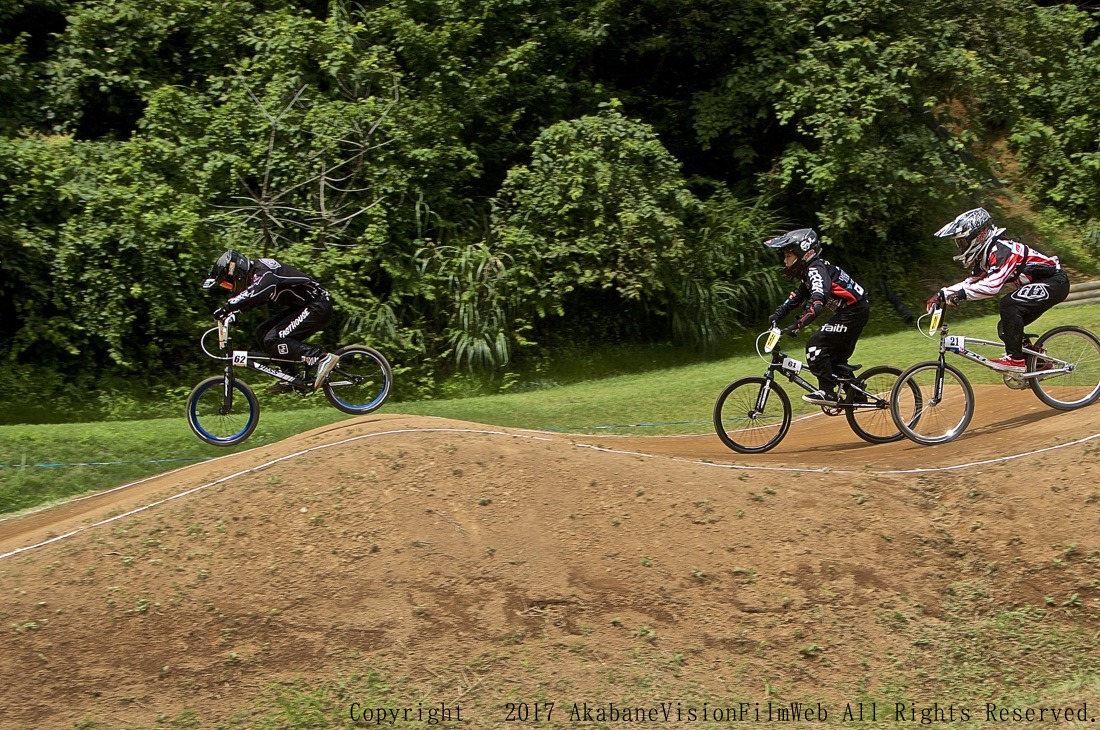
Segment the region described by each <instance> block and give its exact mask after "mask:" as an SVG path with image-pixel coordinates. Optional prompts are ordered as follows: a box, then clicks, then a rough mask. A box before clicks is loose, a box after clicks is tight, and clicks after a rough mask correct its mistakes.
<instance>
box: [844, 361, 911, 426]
mask: <svg viewBox="0 0 1100 730" xmlns="http://www.w3.org/2000/svg"><path fill="white" fill-rule="evenodd" d="M899 375H901V369H900V368H895V367H890V366H888V365H880V366H878V367H873V368H871V369H869V370H867V371H866V372H865V373H863V374H862V375H861V376H860V377H858V378H856V379H855V381H854V383H853V384H854V385H855V386H856V388H849V389H848V398H847V400H846V402H844V403H841V404H840V405H841V407H842V408H844V417H845V418H847V419H848V425H849V426H851V427H852V430H853V431H854V432H855V434H856V436H859V437H860V438H861V439H863V440H864V441H866V442H868V443H871V444H887V443H890V442H891V441H900V440H901V439H903V438H905V434H903V433H902V432H901V430H900V429H898V427H897V426H896V425H894V418H893V416H891V415H890V393H891V392H892V391H893V389H894V383H896V382H897V381H898V376H899ZM913 387H914V388H915V387H916V386H913ZM860 391H864V392H860Z"/></svg>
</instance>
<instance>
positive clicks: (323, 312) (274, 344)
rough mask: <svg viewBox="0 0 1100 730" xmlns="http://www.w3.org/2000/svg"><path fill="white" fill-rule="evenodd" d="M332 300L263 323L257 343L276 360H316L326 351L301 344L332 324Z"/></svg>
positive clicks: (321, 300)
mask: <svg viewBox="0 0 1100 730" xmlns="http://www.w3.org/2000/svg"><path fill="white" fill-rule="evenodd" d="M332 314H333V310H332V300H331V299H329V298H328V297H323V298H321V299H314V300H313V301H312V302H310V303H308V304H306V305H305V306H304V307H302V308H301V309H297V308H296V309H288V310H286V311H284V312H280V313H279V314H276V315H275V316H273V317H269V318H268V319H266V320H264V323H263V324H261V325H260V326H259V327H257V328H256V339H258V340H260V341H261V342H262V343H263V347H264V350H266V351H267V352H269V353H271V354H272V355H275V356H276V357H290V358H314V357H320V356H321V355H324V354H325V353H324V350H322V349H321V348H319V347H316V346H314V345H307V344H306V343H304V342H302V340H304V339H305V338H307V337H310V336H311V335H315V334H317V333H318V332H320V331H321V330H323V329H324V328H325V327H326V326H328V323H329V322H331V321H332Z"/></svg>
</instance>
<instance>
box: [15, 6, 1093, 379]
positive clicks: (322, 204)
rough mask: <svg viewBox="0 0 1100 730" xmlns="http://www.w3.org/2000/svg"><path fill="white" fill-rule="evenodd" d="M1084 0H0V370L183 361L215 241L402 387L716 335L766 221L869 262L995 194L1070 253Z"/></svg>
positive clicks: (1082, 157)
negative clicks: (1041, 224)
mask: <svg viewBox="0 0 1100 730" xmlns="http://www.w3.org/2000/svg"><path fill="white" fill-rule="evenodd" d="M1081 6H1082V7H1080V8H1079V7H1076V6H1074V5H1051V4H1050V3H1036V2H1032V1H1031V0H905V2H902V1H901V0H871V1H868V0H817V1H816V2H804V1H803V0H747V1H746V0H629V1H628V0H581V2H569V3H566V2H562V1H561V0H393V1H387V2H374V1H369V2H362V3H351V2H349V1H348V0H330V1H329V2H320V1H319V0H315V1H312V2H311V1H309V0H262V1H260V2H243V0H229V1H227V2H211V1H210V0H171V1H169V0H141V2H138V0H100V1H96V2H75V1H73V0H24V1H22V2H17V1H16V0H0V101H2V103H0V200H2V201H3V204H2V206H0V352H3V353H4V354H5V357H6V365H7V367H6V369H5V375H4V376H2V377H0V389H2V390H3V391H4V392H3V393H0V399H3V400H9V399H11V398H12V397H14V396H15V394H17V393H19V392H21V390H22V389H25V388H27V387H28V384H29V383H31V382H34V384H35V389H36V390H39V391H42V390H49V389H50V388H54V389H60V388H63V387H65V384H68V385H70V386H71V385H73V384H79V383H81V379H96V380H98V381H100V382H107V381H109V380H110V378H112V377H113V378H127V379H130V380H134V379H139V380H152V381H156V382H158V383H161V384H164V385H173V384H179V383H175V382H174V381H173V378H174V377H178V376H179V375H180V374H182V373H185V372H186V371H187V369H188V367H190V366H193V365H194V364H195V363H196V362H197V361H198V358H199V353H198V352H197V348H196V346H195V344H196V338H197V335H198V334H199V332H201V331H202V329H204V328H205V327H206V326H207V322H208V320H209V312H210V311H211V310H212V309H213V308H214V307H215V306H217V302H216V301H215V300H213V299H212V298H211V297H209V296H208V295H204V293H203V292H201V291H200V289H199V287H198V282H199V281H200V280H201V278H202V277H203V275H204V274H205V272H206V270H207V269H208V268H209V265H210V263H211V262H212V260H213V259H214V258H215V257H216V255H217V254H218V253H219V252H220V251H221V250H223V249H225V248H227V247H237V248H239V249H241V250H242V251H244V252H246V253H249V254H253V255H270V256H275V257H277V258H281V259H284V260H286V261H288V262H291V263H294V264H295V265H298V266H299V267H300V268H302V269H304V270H306V271H308V272H310V273H312V274H314V275H315V276H316V277H318V278H319V279H321V280H323V281H325V282H326V283H327V284H328V285H329V287H330V289H331V290H332V292H333V293H334V295H335V296H336V298H337V300H338V309H339V312H340V317H339V327H334V328H332V331H331V332H328V333H326V334H325V335H324V336H323V337H324V338H325V339H326V340H327V341H328V342H329V343H330V344H331V343H334V342H336V341H337V340H343V341H350V340H353V339H356V340H358V339H362V340H366V341H369V342H371V343H373V344H376V345H378V346H379V347H381V348H383V349H384V350H386V351H387V352H388V353H389V354H391V356H392V358H393V359H394V361H395V362H396V363H397V364H398V365H399V367H400V368H401V371H402V372H403V373H404V374H405V375H406V377H404V378H403V379H402V383H403V386H404V387H411V388H413V389H414V390H416V391H417V392H420V393H430V392H431V391H432V387H433V385H432V384H433V383H435V382H437V379H438V377H439V376H440V375H444V374H446V373H448V372H452V371H454V370H456V369H460V368H471V369H475V370H482V371H491V372H501V371H505V370H507V369H509V368H514V367H517V366H518V365H520V364H522V363H523V361H524V359H525V358H526V359H527V360H528V361H530V360H532V359H533V358H537V357H538V353H539V352H540V348H541V347H545V346H547V345H548V344H552V343H554V342H561V341H568V340H580V341H585V340H588V341H597V340H606V339H609V338H610V339H613V340H619V341H629V340H645V339H650V340H661V341H665V340H678V341H682V342H697V343H706V342H713V341H714V340H715V338H718V337H721V336H722V335H724V334H725V333H728V332H730V331H731V330H732V329H735V328H736V327H738V326H740V325H743V324H748V323H753V322H755V321H756V320H757V319H758V318H759V315H760V313H761V312H762V311H764V310H766V309H769V308H770V306H773V305H774V298H775V295H776V292H777V286H778V284H777V282H776V281H775V278H774V273H773V272H774V269H775V266H774V264H775V262H774V261H773V260H772V259H771V258H769V257H768V256H765V255H764V252H763V250H762V247H761V246H760V245H759V243H760V241H761V240H762V239H763V238H764V237H766V236H767V235H770V234H773V233H775V232H776V231H778V230H779V229H781V228H782V227H784V226H788V225H789V226H795V225H798V226H802V225H812V226H815V227H817V228H818V229H819V231H820V232H821V233H822V235H823V236H824V239H825V241H826V243H827V245H828V247H829V250H830V251H832V252H834V253H835V256H836V258H837V259H838V260H840V261H841V262H842V263H844V264H845V265H846V266H847V267H848V268H851V269H853V270H854V271H855V272H856V273H857V274H858V275H859V276H860V278H861V279H863V280H864V281H865V283H867V284H869V285H870V286H871V288H872V290H873V291H875V292H879V291H884V290H885V286H886V283H887V282H888V281H894V282H897V281H898V280H899V277H901V279H904V277H905V276H906V275H908V274H910V273H912V266H913V250H914V247H913V243H914V242H915V241H919V240H922V239H926V238H927V236H926V235H925V233H924V232H926V231H927V230H929V229H930V227H933V226H938V225H939V224H940V223H942V222H943V220H944V219H945V218H948V217H950V216H951V215H954V213H955V212H957V209H958V208H959V206H962V205H966V206H969V205H976V204H986V205H989V206H991V207H994V208H996V206H997V203H998V200H999V199H1001V198H1003V196H1004V194H1005V192H1006V190H1007V191H1009V192H1011V193H1012V195H1013V196H1015V197H1013V198H1012V199H1013V200H1014V201H1016V202H1017V203H1019V201H1021V200H1027V201H1029V202H1030V206H1025V207H1028V209H1029V210H1031V211H1038V213H1039V215H1040V216H1041V217H1043V219H1044V220H1048V221H1055V222H1056V223H1057V225H1058V226H1059V227H1060V228H1061V229H1062V230H1065V229H1066V228H1067V227H1068V228H1069V229H1070V230H1074V229H1078V230H1080V231H1081V232H1083V234H1084V240H1085V241H1086V243H1087V244H1088V245H1091V247H1092V249H1091V250H1092V251H1093V252H1097V253H1100V224H1098V223H1097V221H1098V220H1100V197H1098V196H1100V192H1098V191H1100V151H1098V150H1100V121H1098V118H1097V117H1098V115H1100V91H1097V85H1096V83H1095V80H1096V78H1097V77H1098V75H1100V38H1098V35H1100V34H1098V28H1100V25H1098V22H1097V15H1096V13H1097V11H1096V10H1095V9H1089V8H1088V4H1087V3H1081ZM1008 162H1011V166H1009V165H1006V163H1008ZM1016 169H1018V171H1019V174H1016V173H1015V171H1016ZM1006 182H1008V183H1010V187H1009V188H1003V187H1001V186H1003V185H1004V184H1005V183H1006ZM999 196H1001V197H1000V198H999ZM914 231H917V232H919V233H914ZM897 286H899V285H898V284H896V283H895V288H896V287H897ZM900 286H901V287H902V289H904V284H900ZM890 294H891V295H894V292H890ZM51 383H53V384H52V385H51ZM408 392H411V391H407V393H408Z"/></svg>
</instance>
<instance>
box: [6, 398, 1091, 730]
mask: <svg viewBox="0 0 1100 730" xmlns="http://www.w3.org/2000/svg"><path fill="white" fill-rule="evenodd" d="M978 403H979V412H978V414H977V415H976V417H975V421H974V423H973V425H972V426H971V428H970V429H969V430H968V432H967V434H965V435H964V436H963V437H962V438H960V439H959V440H958V441H956V442H954V443H952V444H946V445H943V446H939V447H932V448H928V447H919V446H916V445H914V444H910V443H908V442H902V443H897V444H887V445H881V446H870V445H867V444H863V443H862V442H860V441H859V440H858V439H857V438H856V437H855V436H854V434H852V433H851V432H850V431H849V430H848V429H847V426H846V424H845V423H844V422H843V420H842V419H837V420H834V421H833V422H832V423H829V424H827V425H828V426H829V427H828V428H815V426H816V425H820V422H814V421H801V422H798V423H796V424H795V426H794V427H793V428H792V431H791V433H790V435H789V436H788V438H787V440H786V441H785V442H784V443H783V444H781V445H780V447H779V448H778V449H777V450H775V451H773V452H771V453H770V454H767V455H762V456H757V457H740V456H738V455H736V454H733V453H732V452H729V451H728V450H726V449H724V448H723V447H722V446H721V444H720V443H719V442H718V441H717V439H716V438H715V437H714V436H713V435H709V436H706V437H650V438H644V437H612V436H599V437H591V436H563V435H555V434H545V433H535V432H524V431H516V430H504V429H497V428H493V427H488V426H484V425H478V424H468V423H459V422H454V421H445V420H441V419H426V418H413V417H406V416H399V415H389V416H375V417H366V418H361V419H356V420H351V421H347V422H343V423H341V424H338V425H335V426H329V427H325V428H322V429H317V430H315V431H311V432H309V433H307V434H304V435H303V436H301V437H299V438H296V439H293V440H289V441H286V442H282V443H279V444H275V445H272V446H267V447H263V448H259V449H255V450H253V451H249V452H245V453H242V454H236V455H233V456H228V457H224V458H222V459H219V460H215V461H213V462H207V463H203V464H199V465H195V466H191V467H188V468H185V469H181V470H178V471H175V472H173V473H171V474H169V475H165V476H161V477H158V478H156V479H153V480H149V481H146V482H144V483H142V484H140V485H136V486H133V487H130V488H128V489H124V490H118V491H115V492H112V493H110V494H109V495H103V496H99V497H95V498H91V499H86V500H81V501H78V502H74V503H70V504H69V505H66V506H64V507H61V508H57V509H53V510H48V511H44V512H41V513H36V514H34V515H30V516H28V517H24V518H22V519H19V520H8V521H5V522H0V554H3V555H6V557H4V558H3V559H0V589H2V593H0V596H2V599H0V619H2V624H3V626H4V629H5V631H6V632H7V639H6V640H5V642H4V648H3V649H2V650H0V651H2V654H3V657H2V658H3V665H4V666H5V668H6V670H7V671H5V681H4V682H3V683H2V684H0V727H3V728H23V727H26V728H70V727H74V726H83V727H111V728H124V727H154V726H156V727H191V726H193V727H200V726H201V727H213V726H214V725H215V724H216V723H219V722H221V723H225V726H234V727H256V726H258V725H260V724H261V722H260V721H261V720H262V719H263V711H261V710H260V709H257V708H261V707H279V706H282V707H284V708H285V707H288V706H291V705H293V706H294V707H295V708H301V707H308V708H310V710H309V711H311V712H314V713H316V714H315V716H313V717H315V720H314V724H301V725H272V726H278V727H283V726H286V727H307V726H308V727H329V726H334V727H336V726H344V725H343V724H342V723H347V724H349V725H364V726H365V725H368V724H374V723H373V722H368V721H367V719H366V718H365V717H364V713H365V712H366V711H367V709H368V708H370V712H372V713H373V712H374V709H373V708H375V707H382V706H385V707H386V708H387V711H392V712H393V713H395V714H393V715H386V717H387V718H393V719H394V720H395V723H394V724H400V723H408V722H416V723H419V724H427V723H428V722H429V714H433V715H434V718H435V719H437V720H438V719H439V717H440V715H439V713H440V712H441V711H443V710H447V711H448V712H450V713H452V714H451V721H452V722H451V723H446V722H445V723H443V725H444V726H447V725H448V724H453V725H455V726H458V725H461V726H462V727H495V726H500V727H511V726H514V725H515V723H510V722H509V716H508V715H509V712H510V711H511V712H513V713H517V717H516V719H520V720H523V719H524V718H522V717H518V713H520V712H522V713H524V714H526V715H527V718H526V719H527V721H528V722H533V721H534V719H535V718H534V712H535V711H536V710H539V711H541V712H542V713H544V714H545V712H546V711H547V707H548V705H547V704H546V703H554V709H553V711H552V712H553V713H554V714H553V717H552V718H551V719H552V721H553V722H557V721H559V720H570V719H574V720H579V721H580V722H581V724H582V725H584V724H585V723H588V724H592V723H594V724H597V725H599V724H600V720H601V716H600V715H599V714H598V713H599V712H603V716H602V719H603V721H604V722H605V723H612V724H613V723H614V721H615V720H616V719H618V720H623V719H631V720H635V719H636V717H635V716H636V715H638V714H639V713H649V712H650V711H654V712H656V713H657V715H654V716H652V717H650V718H649V719H650V720H659V719H663V718H662V717H661V714H662V713H671V714H670V715H669V718H670V720H675V719H676V713H679V715H680V718H679V719H680V720H681V721H687V720H690V719H695V720H701V719H702V717H701V716H702V713H703V712H709V716H708V718H707V719H708V720H713V719H719V720H728V717H718V718H716V717H715V711H716V710H717V711H718V712H719V713H722V712H725V713H729V712H731V711H734V710H735V708H737V707H738V704H737V703H739V702H745V703H749V704H748V705H747V706H745V708H742V709H743V710H744V712H746V713H749V714H748V715H747V716H746V715H742V717H741V718H740V719H743V720H752V719H753V718H752V716H751V713H752V712H755V711H762V712H765V713H766V712H767V711H768V708H769V706H768V703H769V702H772V703H776V704H777V705H778V703H787V702H789V701H792V700H800V701H808V702H810V703H811V704H812V709H813V710H814V711H815V712H816V711H817V707H816V703H821V709H823V710H825V711H826V712H830V713H831V714H830V715H829V718H828V719H829V720H830V721H833V720H841V719H842V716H843V715H844V713H845V710H846V709H847V708H849V707H850V708H851V709H852V711H853V712H857V711H858V710H857V709H856V708H857V706H858V703H859V702H860V701H864V702H865V703H866V706H867V708H869V707H870V704H869V703H870V702H871V701H874V700H879V701H880V702H881V703H880V704H879V705H878V707H877V709H876V712H877V713H879V717H877V718H876V719H879V720H881V719H883V718H882V717H881V715H882V713H885V712H886V711H887V710H886V705H885V704H884V703H885V702H886V700H889V712H890V718H887V719H892V718H893V713H894V711H895V706H894V704H893V703H894V702H895V701H900V702H902V703H909V705H908V707H910V708H911V709H914V710H915V711H916V712H917V715H916V719H917V720H918V721H919V720H920V714H919V713H920V709H918V708H920V707H921V703H926V704H928V705H931V704H932V702H933V701H934V700H935V701H938V702H939V704H940V705H941V706H942V705H945V704H947V703H952V704H954V703H958V710H959V711H960V712H961V710H962V709H963V708H964V707H966V708H970V710H971V711H972V712H975V713H977V712H978V709H977V708H984V707H985V705H984V701H986V700H988V701H991V702H992V701H999V699H1000V698H1001V697H1003V696H1005V695H1011V694H1012V693H1013V692H1017V691H1021V692H1022V691H1023V690H1025V689H1026V690H1028V691H1030V690H1037V691H1040V693H1042V692H1043V691H1044V690H1045V689H1046V688H1056V689H1050V690H1049V691H1048V692H1046V695H1044V696H1050V695H1052V694H1053V695H1057V696H1058V698H1059V699H1064V700H1067V701H1069V700H1074V699H1075V698H1076V695H1075V694H1074V692H1075V690H1074V689H1073V685H1071V684H1069V681H1070V680H1071V679H1072V678H1073V677H1074V676H1076V673H1078V672H1080V671H1084V670H1085V668H1087V666H1088V665H1087V662H1088V657H1089V656H1090V655H1095V654H1094V652H1095V650H1096V646H1095V642H1096V638H1095V637H1096V631H1097V629H1100V619H1098V615H1097V610H1096V609H1097V601H1098V599H1100V589H1098V585H1097V581H1096V579H1095V575H1096V563H1097V561H1098V557H1097V556H1098V555H1100V551H1098V548H1100V540H1098V538H1097V534H1098V532H1097V526H1098V525H1097V523H1098V521H1100V489H1098V487H1097V483H1098V477H1100V472H1098V470H1097V467H1096V464H1097V459H1096V455H1097V452H1098V450H1100V438H1098V439H1096V440H1091V439H1090V437H1093V436H1096V435H1098V434H1100V408H1089V409H1085V410H1084V411H1080V412H1073V413H1059V412H1056V411H1053V410H1050V409H1047V408H1046V407H1045V406H1042V405H1041V404H1039V403H1038V401H1036V400H1035V398H1034V397H1033V396H1031V395H1030V394H1029V393H1012V392H1007V391H1005V390H1004V389H996V390H992V389H990V390H983V391H980V392H979V394H978ZM821 418H823V417H821ZM1067 444H1068V445H1067ZM1058 447H1061V448H1058ZM1039 449H1045V450H1042V451H1038V450H1039ZM1005 455H1021V456H1019V458H1014V459H1011V460H1008V461H986V460H992V459H997V458H998V457H1001V456H1005ZM976 462H986V463H976ZM968 464H969V466H967V465H968ZM939 467H953V468H950V469H946V470H942V469H941V470H931V471H923V470H926V469H933V468H939ZM954 467H957V468H954ZM1006 617H1007V618H1006ZM1006 622H1007V623H1006ZM1037 642H1042V644H1041V645H1036V644H1037ZM1067 688H1069V689H1067ZM964 695H965V696H964ZM983 698H984V699H983ZM280 703H281V704H280ZM509 703H511V704H512V706H511V707H510V706H509ZM517 703H519V704H517ZM662 703H663V704H662ZM521 704H522V708H521V706H520V705H521ZM783 706H784V707H785V708H786V707H788V706H787V705H786V704H784V705H783ZM761 708H763V709H761ZM574 710H575V711H576V713H577V714H576V715H575V716H574V717H570V715H571V713H573V712H574ZM456 711H457V712H460V713H461V716H460V718H461V722H459V719H460V718H459V716H458V715H457V714H456ZM624 711H627V712H629V713H632V716H631V717H630V718H624V717H622V715H621V714H620V715H619V716H612V713H614V712H619V713H622V712H624ZM982 711H983V712H984V709H983V710H982ZM1090 711H1091V710H1090ZM288 712H289V711H288ZM301 712H303V713H305V712H306V711H305V710H301ZM356 712H358V716H356ZM689 712H690V713H694V716H693V717H689V716H688V713H689ZM417 713H419V715H418V714H417ZM302 716H303V717H306V716H307V714H303V715H302ZM371 718H373V719H377V716H376V715H373V714H372V715H371ZM844 719H847V718H844ZM865 719H869V718H865ZM589 721H591V722H589ZM763 721H764V720H763V719H762V720H761V722H763ZM158 723H160V724H158ZM173 723H174V724H173ZM189 723H190V724H189ZM384 724H390V723H389V720H387V721H386V723H384Z"/></svg>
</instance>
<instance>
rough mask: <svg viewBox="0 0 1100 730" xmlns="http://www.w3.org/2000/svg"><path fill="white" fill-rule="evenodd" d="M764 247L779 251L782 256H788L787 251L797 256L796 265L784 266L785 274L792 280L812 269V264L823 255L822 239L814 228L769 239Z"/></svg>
mask: <svg viewBox="0 0 1100 730" xmlns="http://www.w3.org/2000/svg"><path fill="white" fill-rule="evenodd" d="M764 245H765V246H767V247H768V248H776V249H779V253H780V254H781V255H786V253H787V251H790V252H792V253H793V254H794V255H795V257H796V258H795V261H794V263H793V264H791V265H790V266H786V265H785V264H784V267H783V273H784V274H785V275H787V276H789V277H791V278H792V279H793V278H798V277H800V276H802V274H804V273H805V272H806V269H808V268H809V267H810V262H811V261H813V260H814V259H816V258H817V257H818V256H820V255H821V239H819V238H818V237H817V233H815V232H814V229H812V228H799V229H798V230H796V231H791V232H790V233H784V234H783V235H782V236H776V237H775V238H769V239H768V240H767V241H764Z"/></svg>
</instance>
